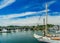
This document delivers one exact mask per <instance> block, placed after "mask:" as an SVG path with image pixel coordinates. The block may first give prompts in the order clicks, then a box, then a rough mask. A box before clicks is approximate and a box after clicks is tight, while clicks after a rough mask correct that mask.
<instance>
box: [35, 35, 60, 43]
mask: <svg viewBox="0 0 60 43" xmlns="http://www.w3.org/2000/svg"><path fill="white" fill-rule="evenodd" d="M34 37H35V38H36V39H37V40H38V41H40V42H47V43H60V40H51V39H50V38H48V37H42V36H39V35H37V34H34Z"/></svg>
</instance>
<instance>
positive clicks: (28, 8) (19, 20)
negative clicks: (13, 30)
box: [0, 0, 60, 26]
mask: <svg viewBox="0 0 60 43" xmlns="http://www.w3.org/2000/svg"><path fill="white" fill-rule="evenodd" d="M46 3H47V6H48V7H47V8H48V9H47V10H48V24H59V25H60V0H0V26H8V25H18V26H26V25H29V26H32V25H38V24H40V25H43V19H44V18H45V16H46Z"/></svg>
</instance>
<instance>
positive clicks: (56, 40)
mask: <svg viewBox="0 0 60 43" xmlns="http://www.w3.org/2000/svg"><path fill="white" fill-rule="evenodd" d="M47 16H48V15H47V4H46V19H45V20H46V22H45V23H46V25H45V23H44V25H45V29H44V36H41V35H37V34H34V37H35V38H36V39H37V40H38V41H42V42H47V43H60V36H58V35H56V34H55V35H52V34H48V30H47Z"/></svg>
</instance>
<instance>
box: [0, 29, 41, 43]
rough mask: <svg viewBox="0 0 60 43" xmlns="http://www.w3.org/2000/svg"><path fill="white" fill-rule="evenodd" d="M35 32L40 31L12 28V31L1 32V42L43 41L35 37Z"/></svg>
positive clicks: (28, 42)
mask: <svg viewBox="0 0 60 43" xmlns="http://www.w3.org/2000/svg"><path fill="white" fill-rule="evenodd" d="M34 33H40V31H31V30H28V31H26V30H11V32H10V33H0V42H1V43H42V42H39V41H38V40H36V39H35V38H34V37H33V34H34Z"/></svg>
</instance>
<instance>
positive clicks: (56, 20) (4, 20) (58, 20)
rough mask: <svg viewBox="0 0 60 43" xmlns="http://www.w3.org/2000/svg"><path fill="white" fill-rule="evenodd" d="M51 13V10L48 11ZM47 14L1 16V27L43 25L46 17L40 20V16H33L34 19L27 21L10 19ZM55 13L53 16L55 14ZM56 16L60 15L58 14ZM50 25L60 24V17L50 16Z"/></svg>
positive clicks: (27, 19) (28, 13) (29, 18)
mask: <svg viewBox="0 0 60 43" xmlns="http://www.w3.org/2000/svg"><path fill="white" fill-rule="evenodd" d="M48 11H50V10H48ZM43 12H46V11H45V10H43V11H39V12H25V13H21V14H11V15H3V16H0V25H2V26H7V25H37V24H41V25H42V24H43V18H45V16H42V17H41V18H40V20H39V17H40V16H33V17H27V18H25V19H16V20H11V19H10V18H14V17H21V16H26V15H32V14H37V13H39V14H40V13H43ZM55 13H56V12H54V13H53V14H55ZM56 14H60V13H59V12H57V13H56ZM48 23H49V24H60V16H48Z"/></svg>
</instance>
